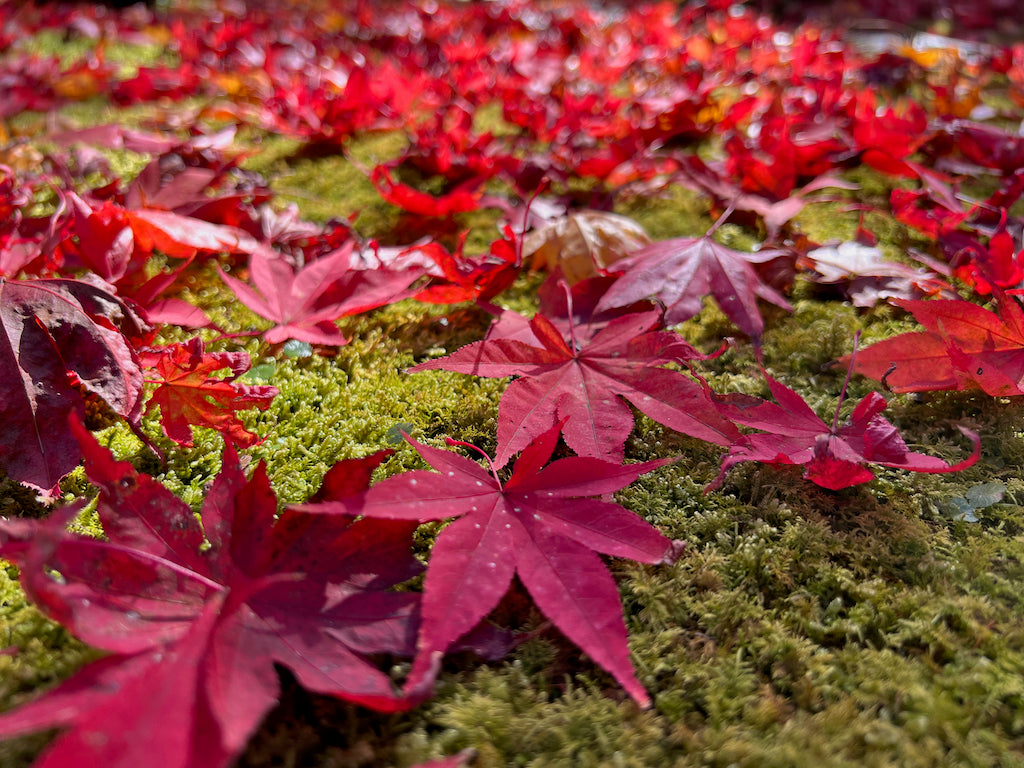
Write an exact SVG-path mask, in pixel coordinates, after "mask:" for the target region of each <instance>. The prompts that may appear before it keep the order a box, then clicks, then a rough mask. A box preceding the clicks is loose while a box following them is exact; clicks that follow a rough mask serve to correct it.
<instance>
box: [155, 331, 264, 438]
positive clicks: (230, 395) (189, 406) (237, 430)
mask: <svg viewBox="0 0 1024 768" xmlns="http://www.w3.org/2000/svg"><path fill="white" fill-rule="evenodd" d="M139 359H140V360H141V362H142V365H143V366H144V367H145V368H147V369H148V370H149V372H151V373H154V374H156V375H157V376H159V377H160V378H159V379H158V380H155V381H150V382H149V383H151V384H157V388H156V390H155V391H154V392H153V394H152V396H151V397H150V399H149V401H148V402H147V403H146V410H147V411H151V410H152V409H153V408H155V407H156V406H159V407H160V423H161V424H162V426H163V429H164V434H166V435H167V436H168V437H169V438H171V440H173V441H174V442H176V443H178V444H179V445H184V446H188V447H191V446H192V427H195V426H198V427H208V428H210V429H216V430H220V431H221V432H223V433H224V435H225V436H226V437H227V438H228V439H230V440H231V441H232V442H233V443H235V444H236V445H238V446H240V447H243V448H247V447H249V446H250V445H253V444H254V443H256V442H257V441H258V440H259V438H258V436H257V435H254V434H253V433H252V432H250V431H248V430H247V429H246V428H245V425H244V424H242V422H241V421H240V420H239V418H238V415H237V413H236V411H240V410H244V409H246V408H259V409H260V410H265V409H266V408H267V407H268V406H269V405H270V401H271V400H272V399H273V398H274V396H275V395H276V394H277V388H276V387H270V386H252V385H248V384H242V383H239V382H237V381H235V379H237V378H238V377H239V376H240V375H241V374H243V373H245V372H246V371H247V370H249V368H250V366H251V365H252V362H251V361H250V360H249V355H247V354H246V353H245V352H207V351H206V350H205V348H204V347H203V340H202V339H201V338H199V337H198V336H197V337H195V338H192V339H189V340H188V341H186V342H183V343H180V344H171V345H170V346H168V347H163V348H159V349H150V350H147V351H144V352H142V353H141V354H140V355H139ZM225 368H227V369H229V370H230V371H231V376H230V377H229V378H214V377H212V376H211V375H210V374H212V373H213V372H214V371H220V370H223V369H225Z"/></svg>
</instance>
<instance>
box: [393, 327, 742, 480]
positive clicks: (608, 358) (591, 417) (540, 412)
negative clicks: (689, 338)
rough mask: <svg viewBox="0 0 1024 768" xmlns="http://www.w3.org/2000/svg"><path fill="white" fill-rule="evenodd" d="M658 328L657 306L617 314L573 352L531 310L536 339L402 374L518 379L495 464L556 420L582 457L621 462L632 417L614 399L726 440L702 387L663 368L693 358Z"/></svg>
mask: <svg viewBox="0 0 1024 768" xmlns="http://www.w3.org/2000/svg"><path fill="white" fill-rule="evenodd" d="M660 325H661V317H660V312H658V311H656V310H655V311H649V312H641V313H637V314H632V315H625V316H622V317H617V318H615V319H613V320H611V321H610V322H609V323H608V324H607V326H606V327H605V328H604V329H602V330H601V331H600V332H598V333H597V334H595V335H594V337H593V338H592V339H590V340H589V342H588V343H587V344H585V345H584V346H582V348H579V349H577V348H576V347H575V340H573V339H571V338H570V340H569V341H568V342H567V341H566V339H565V338H564V337H563V336H562V334H561V333H560V332H559V331H558V330H557V329H556V328H555V326H554V325H552V323H551V321H550V320H548V319H547V318H546V317H544V316H543V315H540V314H537V315H534V317H533V320H531V321H530V329H531V330H532V332H533V335H534V338H535V339H536V341H533V342H530V343H525V342H523V341H518V340H515V339H485V340H483V341H478V342H474V343H472V344H468V345H467V346H465V347H462V348H461V349H459V350H457V351H456V352H454V353H452V354H451V355H448V356H447V357H442V358H438V359H436V360H429V361H427V362H424V363H420V364H419V365H417V366H414V367H413V368H410V369H409V370H410V371H411V372H416V371H426V370H436V369H439V368H440V369H443V370H448V371H456V372H459V373H468V374H472V375H474V376H484V377H487V378H503V377H505V376H517V377H519V378H518V379H516V381H513V382H512V383H511V384H509V386H508V388H507V389H506V390H505V394H504V395H502V398H501V403H500V406H499V411H498V453H497V456H496V462H497V464H498V466H504V465H505V464H506V463H507V462H508V460H509V459H510V458H511V457H512V455H513V454H515V453H518V452H519V451H521V450H524V449H525V448H526V446H527V445H529V444H530V443H531V441H533V440H534V439H535V438H537V437H539V436H540V435H541V434H543V433H544V432H546V431H547V430H549V429H551V428H552V427H553V426H555V425H557V424H562V425H563V426H562V427H561V431H562V434H563V436H564V437H565V441H566V443H567V444H568V446H569V447H570V448H572V449H573V451H575V452H576V453H577V454H579V455H580V456H589V457H593V458H600V459H604V460H606V461H621V460H622V457H623V449H624V445H625V442H626V438H627V437H628V436H629V433H630V432H631V431H632V429H633V414H632V413H631V411H630V410H629V406H627V405H626V403H624V402H623V401H622V400H620V399H619V398H620V397H621V398H625V399H626V400H628V401H629V402H630V403H632V404H633V405H634V406H636V407H637V408H638V409H639V410H640V411H642V412H643V413H645V414H647V415H648V416H650V417H651V418H652V419H654V420H655V421H657V422H659V423H661V424H664V425H666V426H668V427H671V428H672V429H675V430H677V431H679V432H682V433H684V434H687V435H690V436H692V437H697V438H700V439H701V440H708V441H710V442H713V443H718V444H719V445H728V444H729V443H731V442H732V441H733V440H734V439H735V438H736V437H738V435H739V433H738V431H737V430H736V429H735V428H734V427H733V426H732V425H731V424H730V423H729V422H728V421H726V420H725V419H723V418H722V417H721V416H720V415H719V414H718V411H717V410H716V409H715V407H714V405H713V404H712V403H711V402H710V401H709V400H708V398H707V396H706V395H705V393H704V390H703V388H702V387H701V386H700V385H699V384H697V383H696V382H695V381H693V380H692V379H690V378H689V377H687V376H686V375H685V374H683V373H680V372H679V371H674V370H670V369H667V368H662V367H661V366H662V365H665V364H667V363H672V362H679V361H681V360H686V359H695V358H699V357H701V355H700V354H699V353H698V352H697V351H696V350H695V349H693V348H692V347H691V346H690V345H688V344H687V343H686V342H684V341H683V339H682V338H681V337H680V336H678V335H677V334H675V333H669V332H664V331H657V330H654V329H655V328H659V327H660Z"/></svg>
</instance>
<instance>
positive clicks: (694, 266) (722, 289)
mask: <svg viewBox="0 0 1024 768" xmlns="http://www.w3.org/2000/svg"><path fill="white" fill-rule="evenodd" d="M729 213H731V209H730V210H728V211H726V212H725V214H724V215H723V216H722V217H721V218H719V219H718V221H717V222H715V225H714V226H713V227H712V228H711V229H710V230H708V232H707V234H705V235H703V236H702V237H675V238H672V239H669V240H662V241H660V242H657V243H654V244H653V245H649V246H647V247H645V248H641V249H640V250H638V251H635V252H634V253H633V254H632V255H631V256H628V257H626V258H625V259H622V260H621V261H617V262H615V264H614V266H613V270H614V271H615V272H621V275H620V276H619V279H618V281H616V283H615V284H614V285H613V286H612V287H611V288H609V289H608V292H607V293H606V294H605V295H604V298H602V299H601V302H600V303H599V304H598V305H597V311H599V312H600V311H602V310H607V309H612V308H614V307H621V306H625V305H627V304H632V303H633V302H635V301H641V300H643V299H648V298H656V299H658V300H659V301H661V302H662V304H664V305H665V322H666V323H667V324H669V325H673V324H675V323H681V322H683V321H684V320H689V319H690V318H691V317H693V316H695V315H696V314H697V313H698V312H700V310H701V306H702V304H703V301H704V297H705V296H707V295H708V294H711V295H712V296H714V297H715V300H716V301H717V302H718V306H719V307H721V309H722V311H723V312H724V313H725V315H726V317H728V318H729V319H730V320H732V321H733V323H735V324H736V327H738V328H739V329H740V330H741V331H743V332H744V333H745V334H747V335H748V336H750V338H752V339H753V340H754V341H755V342H757V341H759V340H760V338H761V332H762V331H763V330H764V320H763V318H762V317H761V313H760V311H759V310H758V308H757V299H758V298H759V297H760V298H762V299H764V300H765V301H769V302H771V303H772V304H775V305H777V306H780V307H782V308H783V309H786V310H792V307H790V305H789V302H787V301H786V299H785V298H784V297H783V296H782V294H780V293H779V292H778V291H776V290H775V289H774V288H772V287H770V286H769V285H767V284H766V283H764V282H763V281H762V280H761V278H760V277H759V276H758V274H757V272H755V271H754V267H753V263H754V262H760V261H766V260H768V259H770V258H774V257H775V256H777V255H778V252H777V251H762V252H760V253H743V252H742V251H735V250H733V249H732V248H728V247H726V246H724V245H721V244H719V243H716V242H715V241H714V240H712V239H711V236H712V235H713V234H714V232H715V230H716V229H717V228H718V227H719V225H720V224H721V223H722V222H723V221H724V220H725V218H726V217H727V216H728V215H729Z"/></svg>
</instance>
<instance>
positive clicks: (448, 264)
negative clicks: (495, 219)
mask: <svg viewBox="0 0 1024 768" xmlns="http://www.w3.org/2000/svg"><path fill="white" fill-rule="evenodd" d="M503 234H504V237H501V238H499V239H497V240H494V241H493V242H492V243H491V248H490V251H489V252H488V253H486V254H484V255H483V256H480V257H476V258H474V257H471V256H465V255H464V254H463V253H462V247H463V245H464V243H465V235H463V237H462V238H461V239H460V241H459V246H458V248H457V249H456V252H455V253H449V252H448V251H447V250H445V248H444V246H443V245H441V244H440V243H438V242H429V243H426V244H425V245H422V246H417V247H416V248H417V250H418V251H419V252H421V253H422V254H423V255H425V256H427V257H428V258H430V259H431V260H432V261H433V262H434V263H435V264H436V265H437V267H438V269H440V271H441V276H437V277H435V279H434V280H433V281H431V284H430V285H428V286H427V287H426V288H424V289H423V290H421V291H420V292H419V293H417V294H416V296H415V297H414V298H415V299H416V300H417V301H422V302H426V303H429V304H457V303H459V302H461V301H486V300H487V299H492V298H494V297H495V296H497V295H498V294H499V293H501V292H502V291H504V290H505V289H506V288H508V287H509V286H510V285H512V283H513V282H514V281H515V279H516V276H517V275H518V274H519V270H520V267H521V266H522V258H521V253H520V251H519V247H518V246H517V243H516V238H515V235H514V234H513V232H512V228H511V227H508V226H506V227H505V229H504V233H503ZM432 274H433V273H432Z"/></svg>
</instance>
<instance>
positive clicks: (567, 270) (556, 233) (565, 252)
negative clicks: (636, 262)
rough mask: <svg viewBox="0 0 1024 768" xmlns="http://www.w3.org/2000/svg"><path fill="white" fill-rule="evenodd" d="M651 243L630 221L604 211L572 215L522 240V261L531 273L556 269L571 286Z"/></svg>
mask: <svg viewBox="0 0 1024 768" xmlns="http://www.w3.org/2000/svg"><path fill="white" fill-rule="evenodd" d="M650 243H651V238H650V237H648V235H647V232H645V231H644V228H643V227H642V226H640V224H638V223H637V222H636V221H634V220H633V219H630V218H627V217H625V216H619V215H618V214H615V213H605V212H604V211H573V212H571V213H568V214H566V215H565V216H561V217H559V218H557V219H555V220H554V221H549V222H547V223H546V224H544V225H543V226H541V227H540V228H538V229H535V230H534V231H532V232H530V234H528V235H527V236H526V237H525V238H523V259H524V260H525V259H529V260H530V269H531V270H538V269H541V268H542V267H547V268H548V269H549V270H552V271H553V270H554V269H555V267H556V266H558V267H560V268H561V270H562V273H563V274H564V275H565V279H566V280H567V281H568V282H569V283H570V284H574V283H578V282H579V281H580V280H583V279H584V278H587V277H595V276H597V275H598V274H599V273H600V271H601V270H604V269H606V268H608V267H610V266H611V265H612V264H613V263H614V262H616V261H618V260H619V259H621V258H623V257H625V256H626V255H628V254H629V253H632V252H633V251H635V250H637V249H638V248H642V247H644V246H645V245H650Z"/></svg>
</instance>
